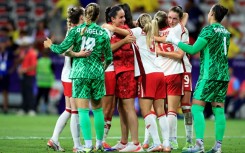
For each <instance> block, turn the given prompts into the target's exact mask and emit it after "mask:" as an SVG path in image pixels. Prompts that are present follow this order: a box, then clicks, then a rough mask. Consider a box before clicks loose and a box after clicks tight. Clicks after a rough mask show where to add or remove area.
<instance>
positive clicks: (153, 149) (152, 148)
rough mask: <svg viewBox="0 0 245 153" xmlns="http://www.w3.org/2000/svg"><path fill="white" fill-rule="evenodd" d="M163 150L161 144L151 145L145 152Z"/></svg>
mask: <svg viewBox="0 0 245 153" xmlns="http://www.w3.org/2000/svg"><path fill="white" fill-rule="evenodd" d="M162 150H163V148H162V145H154V144H153V145H152V146H150V147H149V148H148V149H147V150H146V151H147V152H161V151H162Z"/></svg>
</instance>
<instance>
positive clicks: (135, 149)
mask: <svg viewBox="0 0 245 153" xmlns="http://www.w3.org/2000/svg"><path fill="white" fill-rule="evenodd" d="M143 151H144V149H143V148H142V146H141V145H140V144H138V145H135V144H134V143H133V142H131V143H128V144H127V146H126V147H125V148H124V149H121V150H119V152H143Z"/></svg>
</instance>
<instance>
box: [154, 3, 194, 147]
mask: <svg viewBox="0 0 245 153" xmlns="http://www.w3.org/2000/svg"><path fill="white" fill-rule="evenodd" d="M155 17H156V18H158V21H159V18H162V17H161V13H158V14H156V15H155ZM180 19H183V21H182V23H184V24H185V23H186V21H187V14H185V15H184V17H183V11H182V10H181V8H180V7H173V8H171V9H170V11H169V13H168V24H169V26H170V27H168V28H164V27H161V28H164V29H163V30H162V31H160V36H166V35H168V32H169V30H170V28H173V27H176V29H178V30H176V31H175V34H176V36H178V38H182V39H183V40H185V41H188V39H189V38H188V31H187V30H186V29H185V28H182V27H183V26H181V24H180ZM160 26H161V25H160ZM177 27H178V28H177ZM157 50H158V51H157V53H158V55H161V56H162V57H159V58H158V60H157V61H156V62H157V63H158V64H159V65H160V66H161V67H162V68H163V69H164V72H165V75H167V77H166V79H167V82H169V84H168V83H167V86H168V85H169V87H170V88H167V95H168V119H169V124H170V141H171V147H172V149H177V148H178V143H177V109H178V106H179V102H180V100H181V96H182V95H183V83H186V82H182V81H183V72H184V71H185V68H184V66H183V63H182V61H183V60H182V58H183V57H184V56H185V54H184V52H183V51H181V50H180V49H178V47H177V46H174V45H172V44H162V45H161V46H160V47H158V49H157ZM185 76H186V75H185ZM173 82H174V83H173ZM179 91H180V92H181V93H182V94H179V93H180V92H179ZM188 95H190V92H188V94H187V96H188ZM182 100H186V98H182ZM182 108H184V109H185V110H186V109H188V110H190V97H189V101H188V106H187V105H184V106H183V107H182ZM188 113H189V114H190V111H189V112H188ZM185 114H186V113H185ZM188 119H189V118H188ZM191 120H192V118H191ZM188 121H189V120H188ZM188 124H190V122H188ZM187 126H188V128H187V129H188V130H187V131H188V132H187V133H188V134H187V135H188V136H187V137H188V146H189V145H191V137H192V130H189V129H190V128H191V129H192V122H191V126H190V128H189V125H187ZM189 131H191V132H189ZM190 133H191V134H190ZM189 135H190V136H189ZM189 137H190V139H189Z"/></svg>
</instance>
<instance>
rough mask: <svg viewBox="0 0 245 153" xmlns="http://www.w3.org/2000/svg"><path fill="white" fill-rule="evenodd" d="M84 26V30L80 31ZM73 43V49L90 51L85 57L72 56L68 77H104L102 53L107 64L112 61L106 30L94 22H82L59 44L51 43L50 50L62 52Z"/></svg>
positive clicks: (75, 50)
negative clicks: (88, 23)
mask: <svg viewBox="0 0 245 153" xmlns="http://www.w3.org/2000/svg"><path fill="white" fill-rule="evenodd" d="M85 27H86V30H85V32H84V33H83V34H82V35H81V31H83V29H84V28H85ZM71 45H73V51H74V52H79V51H80V50H81V49H84V48H85V50H89V51H92V53H91V55H90V56H88V57H86V58H81V57H79V58H77V57H75V58H73V63H72V69H71V73H70V78H87V79H100V80H103V79H104V67H103V65H104V64H103V62H102V54H104V60H105V62H106V63H107V64H110V63H111V61H112V51H111V46H110V38H109V36H108V34H107V32H106V31H105V30H104V29H103V28H101V27H100V26H99V25H97V24H96V23H91V24H90V25H86V24H82V25H79V26H76V27H75V28H73V29H72V30H71V31H70V32H69V34H68V36H67V37H66V38H65V40H64V41H63V42H62V43H61V44H60V45H52V46H51V50H52V51H53V52H56V53H63V52H65V51H66V50H67V49H68V48H70V47H71Z"/></svg>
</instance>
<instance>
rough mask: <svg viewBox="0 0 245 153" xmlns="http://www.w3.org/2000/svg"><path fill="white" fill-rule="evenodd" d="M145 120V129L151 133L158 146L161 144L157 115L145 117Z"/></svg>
mask: <svg viewBox="0 0 245 153" xmlns="http://www.w3.org/2000/svg"><path fill="white" fill-rule="evenodd" d="M144 120H145V127H146V128H147V130H148V131H149V133H150V135H151V137H152V140H153V143H154V144H156V145H158V144H161V141H160V138H159V134H158V128H157V123H156V115H154V114H149V115H147V116H145V118H144Z"/></svg>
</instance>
